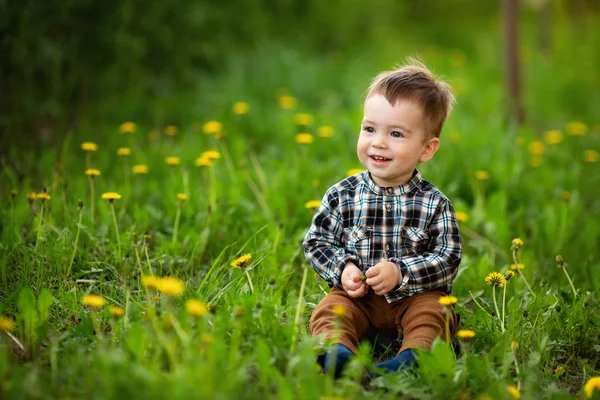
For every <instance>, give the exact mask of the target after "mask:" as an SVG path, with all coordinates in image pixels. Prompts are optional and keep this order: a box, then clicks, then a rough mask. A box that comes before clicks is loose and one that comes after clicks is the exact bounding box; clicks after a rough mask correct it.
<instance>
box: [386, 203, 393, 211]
mask: <svg viewBox="0 0 600 400" xmlns="http://www.w3.org/2000/svg"><path fill="white" fill-rule="evenodd" d="M385 209H386V210H387V211H390V210H391V209H392V205H391V204H390V203H387V204H386V205H385Z"/></svg>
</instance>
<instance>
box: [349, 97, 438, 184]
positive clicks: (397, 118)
mask: <svg viewBox="0 0 600 400" xmlns="http://www.w3.org/2000/svg"><path fill="white" fill-rule="evenodd" d="M423 118H424V117H423V112H422V110H421V107H420V106H419V105H418V104H416V103H414V102H412V101H409V100H404V99H399V100H397V101H396V104H395V105H393V106H392V105H391V104H390V103H389V102H388V101H387V99H386V98H385V97H384V96H382V95H379V94H376V95H373V96H371V97H369V98H367V100H366V101H365V109H364V118H363V121H362V124H361V131H360V137H359V138H358V143H357V146H356V152H357V154H358V159H359V160H360V162H361V163H362V165H363V166H364V167H365V168H366V169H367V170H368V171H369V172H370V173H371V177H372V179H373V181H375V183H377V184H378V185H379V186H384V187H387V186H398V185H403V184H405V183H406V182H408V181H409V180H410V178H411V177H412V174H413V171H414V169H415V167H416V166H417V165H418V164H419V163H420V162H427V161H429V159H431V157H432V156H433V154H435V152H436V150H437V148H438V146H439V139H438V138H430V139H427V140H424V138H425V134H426V133H425V129H424V121H423Z"/></svg>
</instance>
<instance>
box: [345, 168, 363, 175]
mask: <svg viewBox="0 0 600 400" xmlns="http://www.w3.org/2000/svg"><path fill="white" fill-rule="evenodd" d="M364 170H365V169H364V168H352V169H349V170H348V171H346V175H348V176H352V175H356V174H360V173H361V172H363V171H364Z"/></svg>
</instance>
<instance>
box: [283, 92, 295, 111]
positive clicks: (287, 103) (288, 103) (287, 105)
mask: <svg viewBox="0 0 600 400" xmlns="http://www.w3.org/2000/svg"><path fill="white" fill-rule="evenodd" d="M296 103H297V101H296V98H295V97H292V96H287V95H284V96H279V106H280V107H281V108H283V109H284V110H293V109H294V108H296Z"/></svg>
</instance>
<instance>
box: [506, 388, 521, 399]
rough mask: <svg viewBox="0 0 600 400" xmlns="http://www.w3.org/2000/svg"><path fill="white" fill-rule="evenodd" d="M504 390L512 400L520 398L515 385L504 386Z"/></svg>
mask: <svg viewBox="0 0 600 400" xmlns="http://www.w3.org/2000/svg"><path fill="white" fill-rule="evenodd" d="M506 391H507V392H508V394H509V395H510V397H512V398H513V399H514V400H519V399H520V398H521V392H520V391H519V389H517V387H516V386H513V385H510V386H507V387H506Z"/></svg>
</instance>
